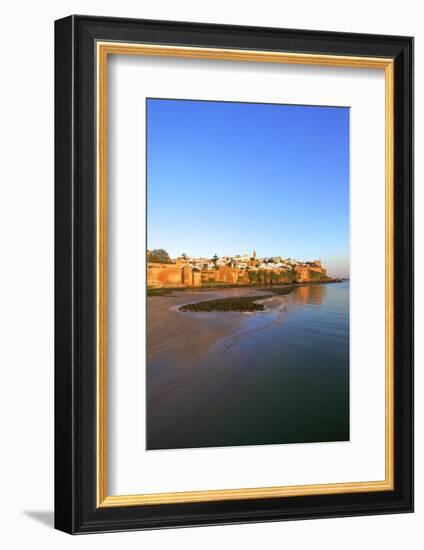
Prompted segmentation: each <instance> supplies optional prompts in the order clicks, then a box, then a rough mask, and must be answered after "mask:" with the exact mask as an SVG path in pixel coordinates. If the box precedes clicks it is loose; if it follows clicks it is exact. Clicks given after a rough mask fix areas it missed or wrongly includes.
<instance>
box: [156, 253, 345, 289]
mask: <svg viewBox="0 0 424 550" xmlns="http://www.w3.org/2000/svg"><path fill="white" fill-rule="evenodd" d="M334 281H336V279H332V278H331V277H328V275H327V270H326V268H325V267H323V266H322V264H321V261H320V260H313V261H310V262H302V261H299V260H294V259H292V258H283V257H282V256H272V257H265V258H259V257H258V256H257V254H256V251H255V250H254V251H253V252H252V254H251V255H248V254H242V255H236V256H220V257H219V256H217V255H216V254H215V255H214V256H213V257H212V258H207V257H198V258H194V257H190V256H188V255H187V254H181V256H178V257H177V258H175V259H172V258H170V257H169V255H168V253H167V252H166V251H165V250H163V249H157V250H148V251H147V286H148V288H180V287H181V288H185V287H208V286H209V287H210V286H221V285H222V286H225V285H245V286H246V285H261V286H262V285H278V284H281V285H282V284H290V283H310V282H334Z"/></svg>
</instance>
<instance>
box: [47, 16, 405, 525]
mask: <svg viewBox="0 0 424 550" xmlns="http://www.w3.org/2000/svg"><path fill="white" fill-rule="evenodd" d="M55 52H56V55H55V71H56V80H55V131H56V137H55V213H56V216H55V219H56V222H55V236H56V248H55V256H56V259H55V279H56V300H55V302H56V306H55V307H56V309H55V315H56V324H55V342H56V348H55V349H56V351H55V399H56V405H55V441H56V442H55V518H56V519H55V525H56V527H57V528H58V529H60V530H63V531H66V532H69V533H72V534H75V533H93V532H103V531H119V530H130V529H151V528H161V527H179V526H195V525H211V524H224V523H243V522H256V521H276V520H288V519H305V518H317V517H320V518H324V517H334V516H353V515H365V514H382V513H396V512H411V511H412V510H413V408H412V398H413V356H412V339H413V314H412V311H413V309H412V306H413V292H412V290H413V285H412V282H413V248H412V244H413V234H412V227H413V210H412V189H413V138H412V120H413V119H412V107H413V96H412V94H413V87H412V82H413V80H412V73H413V39H412V38H409V37H400V36H378V35H361V34H346V33H334V32H317V31H309V30H287V29H276V28H255V27H236V26H225V25H206V24H198V23H181V22H180V23H176V22H167V21H148V20H130V19H128V20H127V19H115V18H102V17H89V16H70V17H67V18H65V19H61V20H59V21H56V26H55Z"/></svg>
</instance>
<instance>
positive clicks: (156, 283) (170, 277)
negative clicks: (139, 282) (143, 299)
mask: <svg viewBox="0 0 424 550" xmlns="http://www.w3.org/2000/svg"><path fill="white" fill-rule="evenodd" d="M147 286H148V287H156V288H162V287H179V286H181V287H182V286H184V282H183V273H182V269H181V266H177V265H175V264H156V263H148V264H147Z"/></svg>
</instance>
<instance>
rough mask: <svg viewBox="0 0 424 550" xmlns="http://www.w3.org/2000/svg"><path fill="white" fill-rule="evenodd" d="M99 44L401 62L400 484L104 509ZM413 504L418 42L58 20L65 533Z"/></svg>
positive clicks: (60, 429) (60, 502) (60, 484)
mask: <svg viewBox="0 0 424 550" xmlns="http://www.w3.org/2000/svg"><path fill="white" fill-rule="evenodd" d="M98 40H106V41H122V42H147V43H151V44H168V45H179V46H181V45H183V46H184V45H187V46H202V47H218V48H229V49H231V48H236V49H254V50H264V51H284V52H302V53H311V54H329V55H336V56H339V55H340V56H363V57H387V58H391V59H393V60H394V64H395V65H394V68H395V80H394V93H395V95H394V159H395V160H394V208H395V210H394V280H395V290H394V311H395V329H394V331H395V332H394V387H395V391H394V427H395V428H394V451H395V463H394V478H395V487H394V490H392V491H379V492H362V493H348V494H331V495H311V496H293V497H282V498H261V499H249V500H231V501H215V502H196V503H180V504H160V505H147V506H122V507H109V508H98V507H97V504H96V486H97V485H96V261H95V258H96V186H95V182H96V145H95V132H96V103H95V86H96V71H95V53H96V49H95V44H96V41H98ZM411 511H413V39H412V38H410V37H403V36H381V35H380V36H379V35H369V34H348V33H336V32H321V31H319V32H318V31H310V30H292V29H278V28H260V27H241V26H227V25H209V24H200V23H181V22H169V21H149V20H133V19H121V18H109V17H90V16H79V15H73V16H70V17H66V18H64V19H60V20H58V21H56V22H55V527H56V528H57V529H60V530H62V531H65V532H67V533H72V534H77V533H94V532H105V531H122V530H133V529H154V528H165V527H181V526H198V525H215V524H231V523H250V522H265V521H279V520H290V519H306V518H326V517H337V516H360V515H369V514H387V513H399V512H411Z"/></svg>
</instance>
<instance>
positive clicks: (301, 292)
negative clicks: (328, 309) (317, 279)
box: [293, 285, 327, 306]
mask: <svg viewBox="0 0 424 550" xmlns="http://www.w3.org/2000/svg"><path fill="white" fill-rule="evenodd" d="M326 292H327V286H326V285H307V286H306V285H305V286H299V287H298V288H296V289H295V291H294V292H293V299H294V301H295V302H296V303H297V304H315V305H318V306H319V305H321V304H322V302H323V301H324V300H325V296H326Z"/></svg>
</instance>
